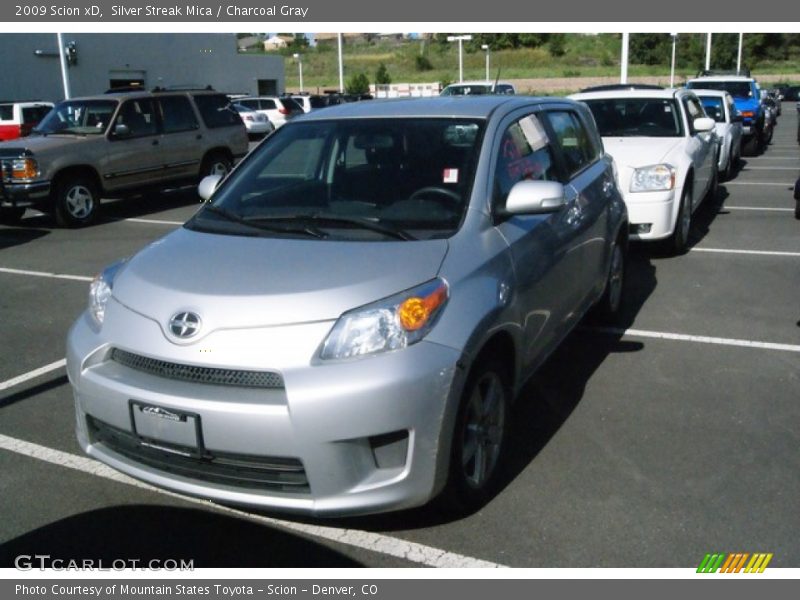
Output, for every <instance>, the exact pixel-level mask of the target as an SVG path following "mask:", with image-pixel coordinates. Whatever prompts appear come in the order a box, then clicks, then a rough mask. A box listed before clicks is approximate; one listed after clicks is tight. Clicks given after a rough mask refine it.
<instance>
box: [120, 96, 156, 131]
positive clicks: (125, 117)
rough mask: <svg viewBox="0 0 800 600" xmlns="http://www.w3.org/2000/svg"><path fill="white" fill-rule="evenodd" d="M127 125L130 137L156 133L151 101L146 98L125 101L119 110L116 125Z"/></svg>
mask: <svg viewBox="0 0 800 600" xmlns="http://www.w3.org/2000/svg"><path fill="white" fill-rule="evenodd" d="M120 124H122V125H127V126H128V129H129V130H130V135H131V137H139V136H143V135H155V134H156V133H157V132H158V125H157V124H156V116H155V111H154V110H153V101H152V100H150V99H148V98H140V99H137V100H127V101H126V102H125V103H124V104H123V105H122V108H120V109H119V114H118V115H117V120H116V125H120Z"/></svg>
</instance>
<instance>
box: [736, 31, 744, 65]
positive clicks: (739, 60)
mask: <svg viewBox="0 0 800 600" xmlns="http://www.w3.org/2000/svg"><path fill="white" fill-rule="evenodd" d="M743 41H744V34H743V33H740V34H739V53H738V54H737V55H736V74H737V75H738V74H739V73H741V72H742V42H743Z"/></svg>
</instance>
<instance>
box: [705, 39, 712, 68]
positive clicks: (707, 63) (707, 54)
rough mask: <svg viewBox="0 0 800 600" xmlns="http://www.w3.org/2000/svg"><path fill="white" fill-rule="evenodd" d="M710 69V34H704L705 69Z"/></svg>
mask: <svg viewBox="0 0 800 600" xmlns="http://www.w3.org/2000/svg"><path fill="white" fill-rule="evenodd" d="M710 70H711V34H710V33H707V34H706V71H710Z"/></svg>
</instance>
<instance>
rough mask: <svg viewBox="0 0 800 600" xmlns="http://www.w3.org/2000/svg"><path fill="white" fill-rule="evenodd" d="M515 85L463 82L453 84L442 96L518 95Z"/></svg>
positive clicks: (445, 89)
mask: <svg viewBox="0 0 800 600" xmlns="http://www.w3.org/2000/svg"><path fill="white" fill-rule="evenodd" d="M516 93H517V90H516V88H515V87H514V85H513V84H511V83H508V82H506V81H500V82H498V83H495V82H493V81H463V82H461V83H451V84H450V85H448V86H447V87H446V88H444V89H443V90H442V92H441V94H440V95H442V96H477V95H481V94H516Z"/></svg>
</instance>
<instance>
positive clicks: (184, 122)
mask: <svg viewBox="0 0 800 600" xmlns="http://www.w3.org/2000/svg"><path fill="white" fill-rule="evenodd" d="M158 102H159V104H160V105H161V118H162V121H163V123H164V133H175V132H178V131H189V130H192V129H197V126H198V123H197V117H195V114H194V110H192V105H191V103H190V102H189V99H188V98H187V97H186V96H165V97H163V98H159V99H158Z"/></svg>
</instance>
